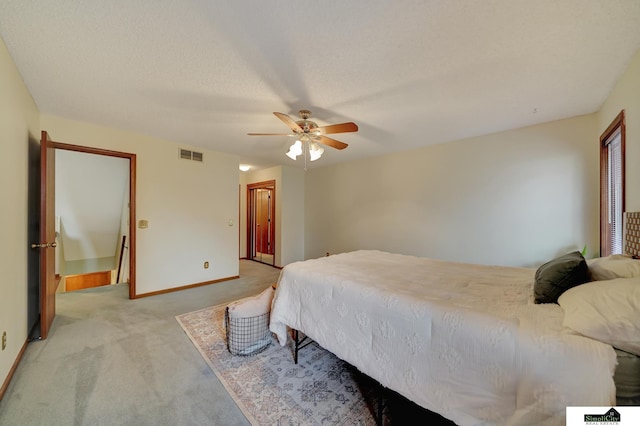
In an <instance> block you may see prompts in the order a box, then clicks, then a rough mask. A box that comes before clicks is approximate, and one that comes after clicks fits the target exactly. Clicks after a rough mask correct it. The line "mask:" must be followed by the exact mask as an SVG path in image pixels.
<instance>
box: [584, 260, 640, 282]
mask: <svg viewBox="0 0 640 426" xmlns="http://www.w3.org/2000/svg"><path fill="white" fill-rule="evenodd" d="M587 265H588V266H589V272H590V273H591V278H592V279H593V280H594V281H600V280H612V279H614V278H631V277H638V276H640V260H638V259H633V258H632V257H631V256H626V255H622V254H612V255H611V256H607V257H598V258H595V259H589V260H587Z"/></svg>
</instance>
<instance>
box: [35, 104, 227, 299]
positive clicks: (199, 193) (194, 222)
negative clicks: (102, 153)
mask: <svg viewBox="0 0 640 426" xmlns="http://www.w3.org/2000/svg"><path fill="white" fill-rule="evenodd" d="M41 125H42V128H43V129H44V130H46V131H47V132H48V133H49V135H50V136H51V138H52V139H53V140H55V141H57V142H63V143H68V144H74V145H83V146H90V147H96V148H103V149H109V150H115V151H122V152H127V153H132V154H136V155H137V195H136V202H137V206H136V207H137V220H140V219H145V220H148V221H149V227H148V228H147V229H137V233H136V237H137V240H136V242H137V251H136V262H137V264H136V268H137V269H136V271H137V277H136V289H137V294H139V295H140V294H145V293H151V292H156V291H161V290H165V289H170V288H174V287H180V286H184V285H190V284H195V283H200V282H205V281H210V280H216V279H221V278H227V277H231V276H236V275H238V270H239V267H238V229H237V223H236V218H237V217H238V173H239V172H238V159H237V158H236V157H234V156H230V155H225V154H221V153H217V152H214V151H208V150H203V149H199V148H198V149H197V150H198V151H199V152H203V153H204V162H203V163H199V162H196V161H191V160H181V159H180V158H179V156H178V150H179V148H180V147H182V148H186V149H195V148H194V147H190V146H186V145H177V144H176V143H174V142H170V141H166V140H160V139H155V138H151V137H148V136H144V135H139V134H135V133H131V132H127V131H124V130H116V129H113V128H107V127H101V126H96V125H92V124H89V123H82V122H77V121H71V120H66V119H63V118H60V117H54V116H49V115H42V116H41ZM229 220H233V221H234V225H233V226H229V224H228V223H229ZM205 261H208V262H209V263H210V268H209V269H204V267H203V264H204V262H205Z"/></svg>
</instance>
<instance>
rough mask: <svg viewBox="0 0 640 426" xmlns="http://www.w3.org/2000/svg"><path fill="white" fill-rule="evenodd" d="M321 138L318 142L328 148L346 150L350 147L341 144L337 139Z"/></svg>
mask: <svg viewBox="0 0 640 426" xmlns="http://www.w3.org/2000/svg"><path fill="white" fill-rule="evenodd" d="M319 138H320V140H318V142H320V143H323V144H325V145H328V146H330V147H332V148H335V149H345V148H346V147H348V146H349V145H347V144H346V143H344V142H340V141H337V140H335V139H331V138H328V137H326V136H322V135H320V136H319Z"/></svg>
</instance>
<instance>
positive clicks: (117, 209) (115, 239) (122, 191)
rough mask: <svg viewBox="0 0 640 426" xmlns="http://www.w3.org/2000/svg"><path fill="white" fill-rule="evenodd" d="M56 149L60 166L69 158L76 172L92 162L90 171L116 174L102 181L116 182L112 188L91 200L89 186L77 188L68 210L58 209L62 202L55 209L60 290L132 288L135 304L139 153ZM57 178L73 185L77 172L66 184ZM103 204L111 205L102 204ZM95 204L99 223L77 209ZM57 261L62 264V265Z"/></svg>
mask: <svg viewBox="0 0 640 426" xmlns="http://www.w3.org/2000/svg"><path fill="white" fill-rule="evenodd" d="M53 146H54V148H55V149H56V151H58V154H59V155H58V162H59V163H61V161H62V160H64V158H65V156H66V157H68V158H69V159H70V160H69V163H68V164H71V165H75V167H87V166H88V165H89V163H91V165H90V166H89V167H93V168H94V169H97V168H100V167H102V168H103V173H104V171H106V172H107V173H109V170H112V171H113V173H114V175H112V176H109V175H108V174H107V175H106V177H103V178H100V179H101V180H112V181H113V182H111V183H112V184H111V185H110V186H109V185H105V182H101V183H100V187H99V188H96V190H95V191H92V192H93V193H92V194H90V195H89V194H87V189H86V185H85V187H84V188H81V189H78V188H75V192H74V191H69V192H70V193H69V197H70V199H71V200H68V202H67V206H66V209H67V210H66V211H64V210H60V209H59V207H60V203H58V201H57V202H56V204H57V205H58V207H57V208H56V228H57V229H56V233H57V238H60V241H59V244H58V247H57V249H58V250H60V252H59V253H56V269H57V270H56V273H57V274H59V278H60V280H61V283H60V284H59V285H58V291H74V290H78V289H84V288H91V287H98V286H104V285H110V284H117V283H128V285H129V298H130V299H134V298H135V297H136V289H135V167H136V156H135V154H129V153H124V152H119V151H110V150H103V149H98V148H90V147H83V146H78V145H69V144H64V143H59V142H54V143H53ZM74 156H75V162H74ZM78 158H79V160H78ZM101 164H102V165H103V166H104V167H103V166H101ZM60 165H62V164H60ZM58 169H61V167H58ZM67 172H69V171H67ZM56 175H57V176H56V186H59V185H60V186H67V185H72V186H73V185H74V184H73V183H72V182H73V181H74V180H75V179H74V177H73V176H74V175H73V173H71V172H69V173H68V174H67V175H66V176H67V180H66V181H64V180H63V179H60V176H59V175H58V173H56ZM87 175H88V174H87ZM58 180H60V182H58ZM70 182H71V183H70ZM78 186H79V185H78ZM60 189H61V190H60V191H59V195H62V193H63V190H62V188H60ZM67 189H68V188H65V190H67ZM107 193H109V194H107ZM83 194H84V195H83ZM107 197H108V199H107ZM58 198H62V197H58ZM105 201H106V202H107V204H104V202H105ZM74 203H75V204H74ZM91 203H93V204H102V206H103V207H102V208H101V209H100V216H102V218H103V221H99V220H97V219H98V218H97V216H98V215H97V214H95V213H88V211H87V210H86V209H84V211H83V212H80V211H78V210H77V209H74V206H75V207H78V206H80V205H82V204H85V206H86V205H87V204H91ZM106 205H110V207H109V208H107V207H105V206H106ZM93 207H95V206H93ZM74 210H75V211H74ZM106 210H110V211H111V213H110V214H109V215H105V213H106ZM65 216H66V217H65ZM105 217H108V220H109V221H110V224H109V227H108V228H109V235H104V234H105V227H104V219H105ZM80 223H82V224H83V226H82V228H83V229H80V228H81V226H79V224H80ZM71 228H73V229H71ZM111 228H113V229H111ZM91 234H93V235H91ZM62 250H64V252H65V257H66V258H63V257H62V256H61V254H62ZM58 259H60V261H59V262H58ZM63 277H64V278H63Z"/></svg>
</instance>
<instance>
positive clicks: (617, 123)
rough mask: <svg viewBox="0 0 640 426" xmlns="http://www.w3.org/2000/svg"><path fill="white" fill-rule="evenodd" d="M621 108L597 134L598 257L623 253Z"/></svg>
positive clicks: (622, 142) (622, 122) (622, 140)
mask: <svg viewBox="0 0 640 426" xmlns="http://www.w3.org/2000/svg"><path fill="white" fill-rule="evenodd" d="M624 134H625V130H624V110H623V111H621V112H620V114H618V116H617V117H616V118H615V120H613V122H612V123H611V124H610V125H609V127H608V128H607V130H605V132H604V133H603V134H602V136H600V256H608V255H610V254H618V253H622V215H623V213H624V140H625V135H624Z"/></svg>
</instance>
